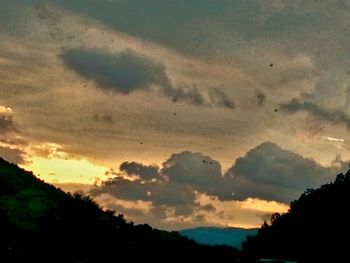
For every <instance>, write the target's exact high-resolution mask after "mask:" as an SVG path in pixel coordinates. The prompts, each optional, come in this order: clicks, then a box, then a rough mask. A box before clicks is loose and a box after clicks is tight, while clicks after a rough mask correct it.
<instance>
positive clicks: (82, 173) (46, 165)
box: [22, 157, 108, 184]
mask: <svg viewBox="0 0 350 263" xmlns="http://www.w3.org/2000/svg"><path fill="white" fill-rule="evenodd" d="M22 168H24V169H26V170H30V171H33V173H34V174H35V175H37V176H38V175H39V177H40V178H41V179H43V180H45V181H46V182H48V183H72V182H74V183H81V184H93V183H94V182H96V180H99V179H102V178H103V176H104V174H105V172H106V171H108V169H107V168H106V167H102V166H97V165H95V164H92V163H90V162H89V161H87V160H84V159H83V160H75V159H67V160H66V159H62V158H57V157H53V158H43V157H33V158H32V159H31V163H29V164H26V165H23V166H22Z"/></svg>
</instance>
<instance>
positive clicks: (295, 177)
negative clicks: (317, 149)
mask: <svg viewBox="0 0 350 263" xmlns="http://www.w3.org/2000/svg"><path fill="white" fill-rule="evenodd" d="M342 164H343V163H342ZM342 166H343V165H342ZM342 168H343V167H342ZM120 170H121V171H122V172H123V173H125V174H128V175H138V176H139V178H142V179H146V180H142V179H137V180H134V181H131V180H128V179H125V178H121V177H117V178H114V179H111V180H109V181H106V182H104V183H103V185H102V186H100V187H97V188H95V189H94V190H93V191H92V192H91V194H92V195H94V196H98V195H100V194H103V193H107V194H110V195H112V196H113V197H115V198H117V199H122V200H132V201H137V200H142V201H151V202H152V204H153V205H154V206H155V207H161V206H165V207H170V208H172V209H174V211H175V214H176V215H180V214H182V215H185V214H190V212H191V211H192V210H194V209H196V210H197V211H199V210H203V211H207V210H208V209H209V210H211V211H212V210H215V207H201V206H200V205H199V204H198V203H197V202H196V193H205V194H207V195H210V196H215V197H217V198H218V199H219V200H225V201H234V200H240V201H241V200H245V199H247V198H259V199H264V200H273V201H278V202H283V203H289V202H290V201H292V200H294V199H295V198H297V197H298V196H299V195H300V194H301V193H302V192H303V191H304V190H305V189H306V188H312V187H318V186H319V185H321V184H323V183H327V182H329V181H331V180H332V179H334V176H335V175H336V173H337V172H338V170H339V169H338V170H337V169H336V168H335V167H331V168H324V167H322V166H320V165H319V164H317V163H315V162H314V161H313V160H311V159H305V158H303V157H302V156H300V155H298V154H296V153H294V152H291V151H287V150H283V149H281V148H280V147H279V146H277V145H276V144H273V143H269V142H267V143H263V144H261V145H259V146H257V147H256V148H254V149H252V150H250V151H249V152H248V153H247V154H246V155H245V156H244V157H242V158H238V159H237V160H236V162H235V164H234V165H233V166H232V167H231V168H230V169H229V170H228V171H227V172H226V173H225V174H222V172H221V165H220V163H219V162H217V161H215V160H213V159H211V158H210V157H209V156H205V155H203V154H201V153H193V152H188V151H186V152H182V153H177V154H173V155H171V157H170V158H169V159H168V160H167V161H166V162H164V163H163V164H162V167H161V168H160V169H157V168H156V167H153V168H152V167H149V166H146V165H143V164H139V163H135V162H126V163H123V164H122V165H121V168H120ZM119 176H120V175H119ZM154 178H162V179H161V180H152V179H154Z"/></svg>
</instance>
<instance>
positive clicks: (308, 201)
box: [243, 170, 350, 262]
mask: <svg viewBox="0 0 350 263" xmlns="http://www.w3.org/2000/svg"><path fill="white" fill-rule="evenodd" d="M349 207H350V170H349V171H347V172H346V173H345V174H342V173H341V174H339V175H337V178H336V180H335V181H334V182H332V183H329V184H325V185H322V186H321V187H320V188H318V189H308V190H306V191H305V192H304V193H303V194H302V195H301V197H300V198H299V199H298V200H296V201H293V202H292V203H291V208H290V210H289V212H288V213H285V214H283V215H280V214H274V215H273V216H272V217H271V222H270V224H267V223H264V224H263V226H262V227H261V228H260V229H259V231H258V235H257V236H255V237H251V238H248V241H247V242H245V243H244V244H243V247H244V249H245V253H246V255H247V256H248V258H277V259H289V260H293V261H296V262H350V245H349V237H350V235H349V234H350V213H349Z"/></svg>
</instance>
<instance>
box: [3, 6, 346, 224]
mask: <svg viewBox="0 0 350 263" xmlns="http://www.w3.org/2000/svg"><path fill="white" fill-rule="evenodd" d="M349 30H350V2H349V1H347V0H335V1H331V2H330V1H326V0H319V1H301V0H293V1H288V0H264V1H257V0H191V1H185V0H176V1H175V0H166V1H165V0H148V1H144V0H75V1H71V0H50V1H35V0H13V1H7V0H0V156H1V157H3V158H5V159H6V160H8V161H11V162H14V163H17V164H19V165H20V166H21V167H23V168H24V169H27V170H30V171H33V172H34V173H35V174H36V175H37V176H38V177H39V178H41V179H43V180H45V181H46V182H49V183H53V184H55V185H56V186H58V187H61V188H62V189H64V190H67V191H83V192H85V193H86V194H88V195H90V196H92V197H93V198H94V199H95V200H96V201H97V202H98V203H99V204H100V205H101V206H102V207H104V208H109V209H114V210H116V211H117V213H123V214H124V215H125V217H126V218H127V219H129V220H132V221H134V222H135V223H149V224H151V225H152V226H154V227H158V228H162V229H171V230H177V229H182V228H189V227H195V226H221V227H227V226H229V227H232V226H237V227H245V228H249V227H257V226H259V225H261V223H262V222H263V221H264V220H268V218H269V216H270V215H271V214H272V213H274V212H284V211H287V210H288V205H289V203H290V202H291V201H292V200H294V199H296V198H298V196H300V194H301V193H302V192H303V191H304V190H305V189H307V188H314V187H318V186H320V185H322V184H324V183H328V182H330V181H331V180H333V179H334V178H335V176H336V174H337V173H339V172H341V171H345V170H346V169H347V168H348V163H349V161H348V160H349V159H350V141H349V139H348V135H349V130H350V82H349V80H350V64H349V61H350V50H349V47H350V34H349V33H350V32H349Z"/></svg>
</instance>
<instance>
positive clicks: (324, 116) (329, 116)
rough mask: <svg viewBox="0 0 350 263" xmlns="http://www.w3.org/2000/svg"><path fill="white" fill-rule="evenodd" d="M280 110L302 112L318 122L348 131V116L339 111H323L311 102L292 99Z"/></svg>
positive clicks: (281, 106)
mask: <svg viewBox="0 0 350 263" xmlns="http://www.w3.org/2000/svg"><path fill="white" fill-rule="evenodd" d="M280 108H281V110H283V111H284V112H286V113H296V112H299V111H304V112H307V113H309V114H310V115H312V116H313V117H315V118H316V119H318V120H320V121H324V122H328V123H331V124H340V125H344V126H345V127H346V128H347V129H350V116H349V115H348V114H346V113H345V112H343V111H340V110H331V109H325V108H322V107H320V106H318V105H316V104H315V103H313V102H310V101H301V100H298V99H292V100H291V101H290V102H288V103H285V104H281V105H280Z"/></svg>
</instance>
